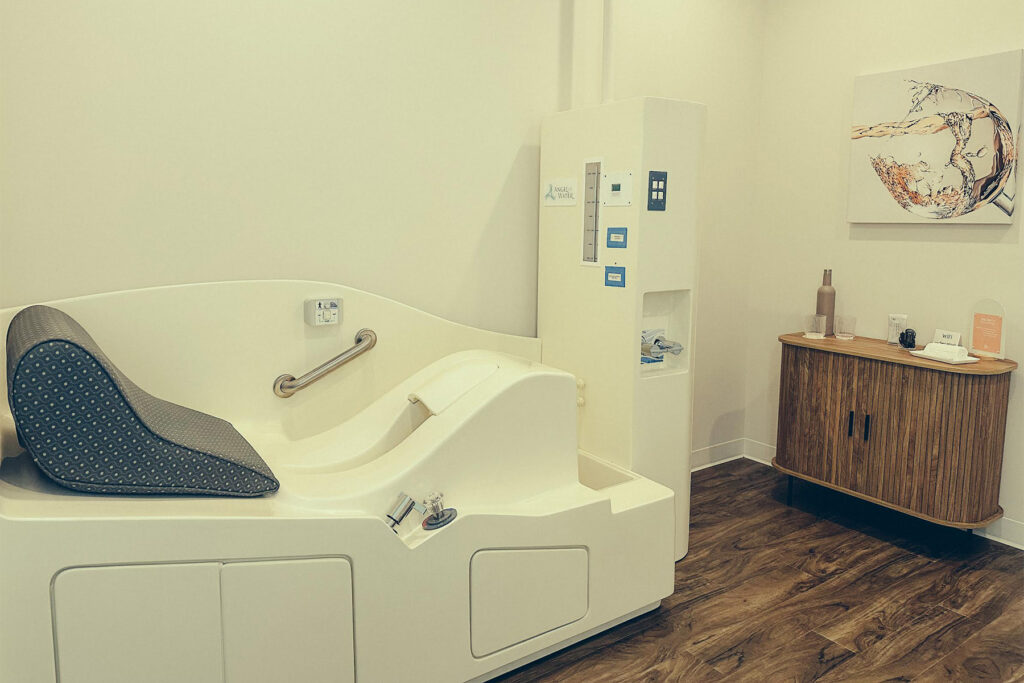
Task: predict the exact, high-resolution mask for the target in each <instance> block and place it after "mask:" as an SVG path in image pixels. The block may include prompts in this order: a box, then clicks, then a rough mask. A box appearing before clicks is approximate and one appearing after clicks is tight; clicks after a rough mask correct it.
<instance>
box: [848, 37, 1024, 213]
mask: <svg viewBox="0 0 1024 683" xmlns="http://www.w3.org/2000/svg"><path fill="white" fill-rule="evenodd" d="M1022 64H1024V50H1014V51H1012V52H1002V53H999V54H994V55H989V56H986V57H976V58H972V59H963V60H960V61H956V62H947V63H944V64H933V65H931V66H924V67H920V68H916V69H907V70H905V71H893V72H889V73H881V74H872V75H867V76H860V77H858V78H857V79H856V80H855V82H854V101H853V123H852V127H851V129H850V147H851V153H850V198H849V211H848V219H849V221H850V222H851V223H935V222H940V223H986V224H1009V223H1011V222H1012V220H1013V212H1014V210H1015V204H1017V202H1016V201H1015V200H1016V197H1015V194H1016V187H1017V156H1018V147H1019V144H1020V135H1021V108H1022V102H1021V94H1022V80H1024V67H1022ZM1017 210H1019V209H1017Z"/></svg>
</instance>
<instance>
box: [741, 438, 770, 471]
mask: <svg viewBox="0 0 1024 683" xmlns="http://www.w3.org/2000/svg"><path fill="white" fill-rule="evenodd" d="M743 441H744V447H743V455H745V456H746V457H748V458H750V459H751V460H756V461H757V462H759V463H761V464H762V465H771V464H772V458H774V457H775V446H772V445H771V444H767V443H761V442H760V441H754V440H753V439H743Z"/></svg>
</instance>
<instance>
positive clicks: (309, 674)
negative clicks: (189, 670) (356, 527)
mask: <svg viewBox="0 0 1024 683" xmlns="http://www.w3.org/2000/svg"><path fill="white" fill-rule="evenodd" d="M221 596H222V602H223V606H224V673H225V680H226V683H262V682H264V681H266V682H267V683H272V682H277V681H287V682H293V683H348V682H349V681H355V651H354V641H353V630H352V567H351V565H350V564H349V563H348V560H345V559H344V558H338V557H328V558H316V559H309V560H277V561H269V562H232V563H228V564H225V565H224V569H223V570H222V572H221Z"/></svg>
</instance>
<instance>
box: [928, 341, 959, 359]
mask: <svg viewBox="0 0 1024 683" xmlns="http://www.w3.org/2000/svg"><path fill="white" fill-rule="evenodd" d="M924 352H925V354H926V355H929V356H932V357H933V358H941V359H942V360H967V349H965V348H964V347H962V346H953V345H952V344H937V343H934V342H933V343H931V344H928V345H927V346H925V347H924Z"/></svg>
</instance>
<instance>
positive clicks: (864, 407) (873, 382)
mask: <svg viewBox="0 0 1024 683" xmlns="http://www.w3.org/2000/svg"><path fill="white" fill-rule="evenodd" d="M909 369H910V368H907V367H906V366H903V365H899V364H896V363H887V362H884V361H878V360H869V359H867V358H861V359H858V361H857V401H856V404H857V405H856V413H855V414H856V421H855V428H854V433H853V440H854V443H855V444H856V445H855V446H854V449H853V464H854V470H855V471H854V472H853V473H851V478H850V484H849V485H847V488H849V489H852V490H854V491H857V492H859V493H863V494H865V495H868V496H871V497H873V498H877V499H879V500H884V501H888V502H892V503H895V502H897V500H896V499H898V498H899V496H900V492H899V483H900V479H901V477H902V476H903V472H904V471H905V469H906V466H907V458H906V452H905V451H904V450H903V449H902V448H901V447H900V441H901V437H902V436H905V435H906V433H907V430H906V416H907V415H908V413H907V411H906V410H905V406H904V405H903V396H904V394H905V390H904V384H905V383H906V382H907V381H909V380H912V379H913V377H912V374H911V373H907V372H906V371H907V370H909Z"/></svg>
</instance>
